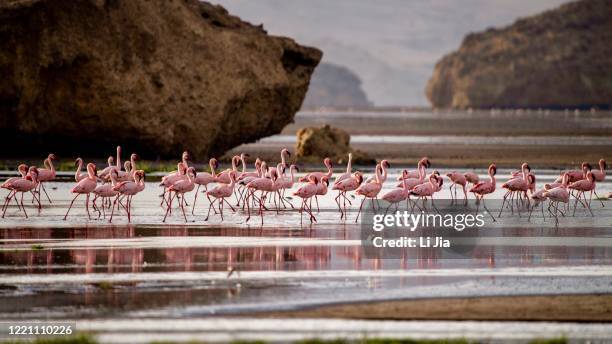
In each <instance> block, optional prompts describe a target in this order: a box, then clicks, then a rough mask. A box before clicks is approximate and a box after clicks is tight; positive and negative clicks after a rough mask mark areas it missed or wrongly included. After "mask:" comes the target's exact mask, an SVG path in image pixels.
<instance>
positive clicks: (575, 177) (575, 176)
mask: <svg viewBox="0 0 612 344" xmlns="http://www.w3.org/2000/svg"><path fill="white" fill-rule="evenodd" d="M592 169H593V168H592V166H591V164H589V163H588V162H583V163H582V164H581V165H580V170H570V171H564V172H562V173H561V175H560V176H559V177H558V178H557V179H556V180H555V183H559V184H561V183H562V182H563V176H564V175H567V176H568V178H569V181H568V182H569V183H573V182H576V181H579V180H582V179H585V178H586V174H587V172H588V171H590V170H592ZM557 186H558V185H557Z"/></svg>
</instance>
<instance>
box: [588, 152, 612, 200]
mask: <svg viewBox="0 0 612 344" xmlns="http://www.w3.org/2000/svg"><path fill="white" fill-rule="evenodd" d="M607 168H608V165H607V164H606V161H605V160H604V159H599V170H592V171H591V173H593V178H594V179H595V181H596V182H603V181H604V180H606V169H607ZM593 193H594V194H595V197H597V199H599V202H601V206H602V207H605V205H604V204H603V202H602V200H601V197H599V195H597V192H596V191H595V189H593ZM592 197H593V195H592V194H591V195H590V197H589V204H590V203H591V198H592Z"/></svg>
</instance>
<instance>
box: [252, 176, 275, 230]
mask: <svg viewBox="0 0 612 344" xmlns="http://www.w3.org/2000/svg"><path fill="white" fill-rule="evenodd" d="M262 166H263V165H262ZM271 172H272V173H271V174H270V177H261V178H256V179H254V180H252V181H250V182H249V183H248V184H247V185H246V187H247V196H246V198H245V200H244V203H245V204H246V206H247V212H248V216H247V219H246V222H248V221H249V220H250V219H251V207H250V200H249V197H253V199H256V196H255V192H256V191H261V196H260V197H259V215H260V216H261V224H262V225H263V210H264V208H265V206H264V203H265V200H266V195H267V194H268V193H269V192H276V191H277V185H276V184H275V182H276V179H277V175H276V169H274V170H272V171H271ZM262 173H263V170H262ZM277 210H278V208H277Z"/></svg>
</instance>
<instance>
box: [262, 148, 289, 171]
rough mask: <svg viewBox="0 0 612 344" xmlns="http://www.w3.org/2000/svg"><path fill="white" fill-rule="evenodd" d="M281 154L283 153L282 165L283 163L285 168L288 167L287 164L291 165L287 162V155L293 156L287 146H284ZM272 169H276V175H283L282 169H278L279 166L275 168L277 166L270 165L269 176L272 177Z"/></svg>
mask: <svg viewBox="0 0 612 344" xmlns="http://www.w3.org/2000/svg"><path fill="white" fill-rule="evenodd" d="M280 155H281V165H282V167H283V168H286V167H287V166H289V165H288V164H287V160H286V159H285V155H286V156H287V158H289V157H291V153H290V152H289V150H288V149H287V148H283V149H282V150H281V153H280ZM272 170H276V175H277V176H280V175H281V171H280V170H278V168H275V167H270V169H269V170H268V174H267V177H270V172H271V171H272Z"/></svg>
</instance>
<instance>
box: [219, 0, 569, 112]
mask: <svg viewBox="0 0 612 344" xmlns="http://www.w3.org/2000/svg"><path fill="white" fill-rule="evenodd" d="M212 2H213V3H218V4H221V5H223V6H224V7H225V8H227V9H228V11H229V12H230V13H232V14H234V15H238V16H239V17H241V18H242V19H244V20H247V21H249V22H251V23H253V24H261V23H263V24H264V28H265V29H266V30H268V32H269V33H271V34H274V35H281V36H289V37H292V38H295V39H296V40H297V41H298V42H299V43H302V44H307V45H312V46H316V47H318V48H320V49H322V50H323V53H324V57H323V60H324V61H327V62H332V63H335V64H340V65H344V66H346V67H348V68H349V69H351V70H352V71H353V72H355V73H356V74H357V75H358V76H359V77H360V78H361V80H362V81H363V88H364V90H365V92H366V93H367V95H368V98H369V99H370V100H371V101H373V102H374V104H375V105H379V106H383V105H418V106H425V105H428V102H427V99H426V98H425V92H424V89H425V84H426V83H427V80H428V79H429V77H430V75H431V73H432V71H433V67H434V65H435V63H436V62H437V61H438V60H439V59H440V58H441V57H442V56H443V55H444V54H446V53H448V52H450V51H452V50H454V49H456V48H457V47H458V46H459V45H460V43H461V41H462V39H463V37H464V36H465V35H466V34H467V33H469V32H474V31H482V30H485V29H487V28H489V27H499V26H505V25H508V24H511V23H512V22H514V20H516V19H517V18H519V17H524V16H529V15H533V14H537V13H539V12H541V11H544V10H547V9H551V8H554V7H557V6H559V5H560V4H562V3H565V2H568V1H567V0H536V1H534V0H383V1H376V2H374V1H366V0H255V1H254V0H212Z"/></svg>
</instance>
